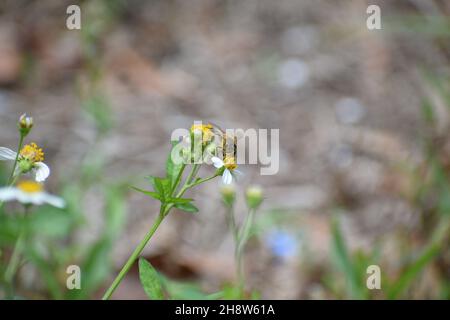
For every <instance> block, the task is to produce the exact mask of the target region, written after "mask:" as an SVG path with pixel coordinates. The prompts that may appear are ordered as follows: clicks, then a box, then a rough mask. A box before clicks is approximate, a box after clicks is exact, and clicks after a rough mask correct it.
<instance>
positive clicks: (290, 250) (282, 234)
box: [266, 230, 299, 259]
mask: <svg viewBox="0 0 450 320" xmlns="http://www.w3.org/2000/svg"><path fill="white" fill-rule="evenodd" d="M266 245H267V247H268V248H269V249H270V251H271V252H272V254H273V255H274V256H276V257H278V258H281V259H287V258H290V257H293V256H295V255H296V254H297V251H298V245H299V244H298V241H297V239H296V237H295V236H294V235H292V233H290V232H287V231H284V230H273V231H271V232H269V234H268V235H267V237H266Z"/></svg>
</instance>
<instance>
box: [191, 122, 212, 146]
mask: <svg viewBox="0 0 450 320" xmlns="http://www.w3.org/2000/svg"><path fill="white" fill-rule="evenodd" d="M212 128H213V126H212V125H211V124H194V125H192V127H191V131H192V132H194V131H201V132H202V135H203V142H208V141H209V140H211V138H212V136H213V131H212Z"/></svg>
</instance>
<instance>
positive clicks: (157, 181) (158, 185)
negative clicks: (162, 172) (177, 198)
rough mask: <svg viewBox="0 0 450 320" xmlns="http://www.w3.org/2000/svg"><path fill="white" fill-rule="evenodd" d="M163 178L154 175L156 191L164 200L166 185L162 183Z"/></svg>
mask: <svg viewBox="0 0 450 320" xmlns="http://www.w3.org/2000/svg"><path fill="white" fill-rule="evenodd" d="M162 180H163V179H162V178H158V177H154V178H153V181H154V183H155V191H156V192H157V193H159V195H160V196H161V199H162V200H164V187H163V184H162Z"/></svg>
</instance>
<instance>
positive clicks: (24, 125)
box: [17, 113, 33, 137]
mask: <svg viewBox="0 0 450 320" xmlns="http://www.w3.org/2000/svg"><path fill="white" fill-rule="evenodd" d="M17 126H18V128H19V131H20V134H21V135H22V136H24V137H25V136H27V135H28V134H29V133H30V131H31V128H33V118H32V117H27V114H26V113H24V114H23V115H21V116H20V118H19V122H18V123H17Z"/></svg>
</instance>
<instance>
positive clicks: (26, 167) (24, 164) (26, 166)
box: [17, 159, 33, 173]
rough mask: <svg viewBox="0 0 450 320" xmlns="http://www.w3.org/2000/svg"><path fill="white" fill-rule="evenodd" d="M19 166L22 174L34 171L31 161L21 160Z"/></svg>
mask: <svg viewBox="0 0 450 320" xmlns="http://www.w3.org/2000/svg"><path fill="white" fill-rule="evenodd" d="M17 164H18V166H19V170H20V172H21V173H27V172H29V171H31V169H33V163H32V162H31V161H30V160H29V159H19V161H18V162H17Z"/></svg>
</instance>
